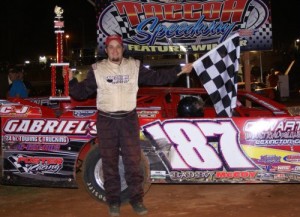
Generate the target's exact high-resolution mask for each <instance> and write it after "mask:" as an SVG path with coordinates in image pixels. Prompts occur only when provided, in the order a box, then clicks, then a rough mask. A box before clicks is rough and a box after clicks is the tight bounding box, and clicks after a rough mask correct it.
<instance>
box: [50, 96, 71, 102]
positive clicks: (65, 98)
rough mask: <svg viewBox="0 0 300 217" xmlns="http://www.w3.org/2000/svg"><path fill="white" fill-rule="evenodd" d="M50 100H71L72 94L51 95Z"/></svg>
mask: <svg viewBox="0 0 300 217" xmlns="http://www.w3.org/2000/svg"><path fill="white" fill-rule="evenodd" d="M49 100H52V101H71V97H70V96H50V97H49Z"/></svg>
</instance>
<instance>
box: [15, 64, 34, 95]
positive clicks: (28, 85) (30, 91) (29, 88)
mask: <svg viewBox="0 0 300 217" xmlns="http://www.w3.org/2000/svg"><path fill="white" fill-rule="evenodd" d="M24 73H25V72H24V70H23V69H21V68H20V69H18V78H19V79H20V80H21V81H23V83H24V84H25V87H26V89H27V93H28V96H32V95H34V88H33V86H32V85H31V83H30V81H28V80H26V79H24Z"/></svg>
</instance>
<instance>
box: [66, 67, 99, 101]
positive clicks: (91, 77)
mask: <svg viewBox="0 0 300 217" xmlns="http://www.w3.org/2000/svg"><path fill="white" fill-rule="evenodd" d="M96 91H97V83H96V78H95V74H94V71H93V69H92V68H91V69H90V70H89V71H88V73H87V76H86V78H85V79H84V80H83V81H81V82H78V80H77V78H73V79H72V80H70V82H69V92H70V96H71V97H73V98H74V99H76V100H84V99H87V98H88V97H89V96H91V95H93V94H94V93H96Z"/></svg>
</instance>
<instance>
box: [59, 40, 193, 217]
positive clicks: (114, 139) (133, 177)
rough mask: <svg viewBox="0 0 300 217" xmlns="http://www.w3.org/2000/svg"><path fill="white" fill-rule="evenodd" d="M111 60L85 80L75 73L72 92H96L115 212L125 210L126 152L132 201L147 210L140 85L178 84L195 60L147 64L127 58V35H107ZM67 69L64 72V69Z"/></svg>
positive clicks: (140, 210)
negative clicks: (158, 65)
mask: <svg viewBox="0 0 300 217" xmlns="http://www.w3.org/2000/svg"><path fill="white" fill-rule="evenodd" d="M105 45H106V49H105V51H106V53H107V55H108V59H104V60H102V61H98V62H96V63H95V64H93V65H92V68H91V69H90V70H89V71H88V74H87V77H86V79H85V80H83V81H82V82H78V81H77V79H76V78H73V77H72V73H69V74H70V82H69V87H70V95H71V96H72V97H73V98H75V99H78V100H83V99H86V98H88V97H89V96H90V95H92V94H93V93H95V92H97V96H96V104H97V109H98V117H97V123H96V126H97V134H98V138H99V148H100V153H101V157H102V168H103V176H104V188H105V197H106V201H107V204H108V208H109V214H110V215H111V216H119V215H120V203H121V201H120V193H121V186H120V175H119V170H118V165H119V155H121V156H122V160H123V164H124V168H125V179H126V183H127V185H128V190H129V192H130V198H129V200H130V201H129V202H130V204H131V206H132V208H133V210H134V211H135V212H136V213H137V214H139V215H144V214H146V213H147V212H148V210H147V208H146V207H145V205H144V204H143V197H144V191H143V182H144V177H143V173H142V171H141V169H140V163H141V147H140V143H139V131H140V128H139V121H138V116H137V112H136V103H137V101H136V97H137V91H138V88H139V85H142V84H144V85H163V84H168V83H173V82H175V81H176V80H177V78H178V77H179V76H177V74H178V73H179V72H180V71H181V72H182V73H183V74H185V73H190V72H191V71H192V69H193V66H192V64H186V65H185V66H183V67H182V68H181V67H180V66H178V67H174V68H168V69H164V70H163V69H161V70H157V71H154V70H151V69H147V68H146V67H144V66H143V65H142V64H141V63H140V61H139V60H136V59H132V58H124V57H123V53H124V50H125V49H124V46H123V41H122V38H121V37H120V36H118V35H111V36H108V37H107V39H106V42H105ZM64 73H65V72H64Z"/></svg>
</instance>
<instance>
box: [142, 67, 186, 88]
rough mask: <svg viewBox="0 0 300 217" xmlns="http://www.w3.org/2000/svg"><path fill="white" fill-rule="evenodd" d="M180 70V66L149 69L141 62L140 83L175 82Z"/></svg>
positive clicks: (158, 83) (162, 83) (161, 83)
mask: <svg viewBox="0 0 300 217" xmlns="http://www.w3.org/2000/svg"><path fill="white" fill-rule="evenodd" d="M180 71H181V67H180V66H176V67H173V68H171V69H159V70H152V69H147V68H146V67H145V66H143V65H142V64H141V65H140V69H139V85H164V84H169V83H174V82H175V81H176V80H177V78H178V77H177V74H178V73H179V72H180Z"/></svg>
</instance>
